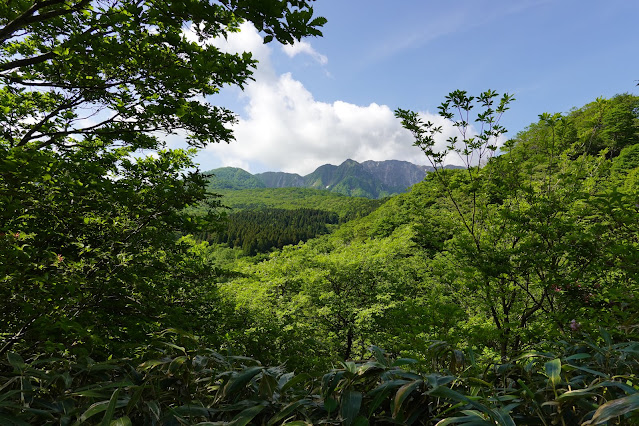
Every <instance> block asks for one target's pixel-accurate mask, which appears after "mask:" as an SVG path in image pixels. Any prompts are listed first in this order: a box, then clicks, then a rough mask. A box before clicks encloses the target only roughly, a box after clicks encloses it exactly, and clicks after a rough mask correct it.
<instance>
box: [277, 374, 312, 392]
mask: <svg viewBox="0 0 639 426" xmlns="http://www.w3.org/2000/svg"><path fill="white" fill-rule="evenodd" d="M310 378H311V376H310V375H309V374H306V373H301V374H298V375H296V376H295V377H293V378H292V379H290V380H289V381H287V382H286V383H285V384H284V386H282V389H281V392H282V393H284V392H286V391H287V390H289V389H290V388H292V387H294V386H295V385H297V384H298V383H301V382H303V381H305V380H308V379H310Z"/></svg>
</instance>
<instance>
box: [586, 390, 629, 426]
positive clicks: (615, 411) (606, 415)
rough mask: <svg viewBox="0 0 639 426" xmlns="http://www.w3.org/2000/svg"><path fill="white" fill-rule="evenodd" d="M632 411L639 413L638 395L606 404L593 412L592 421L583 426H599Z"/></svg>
mask: <svg viewBox="0 0 639 426" xmlns="http://www.w3.org/2000/svg"><path fill="white" fill-rule="evenodd" d="M633 411H639V393H635V394H632V395H628V396H626V397H623V398H619V399H615V400H613V401H609V402H606V403H605V404H604V405H602V406H601V407H599V408H598V409H597V411H595V414H594V415H593V416H592V419H590V420H589V421H587V422H585V423H584V425H600V424H602V423H605V422H607V421H608V420H610V419H614V418H616V417H620V416H623V415H624V414H626V413H630V412H633Z"/></svg>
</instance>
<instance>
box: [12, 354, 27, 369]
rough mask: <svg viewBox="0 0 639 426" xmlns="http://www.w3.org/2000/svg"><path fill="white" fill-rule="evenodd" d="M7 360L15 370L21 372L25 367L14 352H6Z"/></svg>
mask: <svg viewBox="0 0 639 426" xmlns="http://www.w3.org/2000/svg"><path fill="white" fill-rule="evenodd" d="M7 360H9V364H11V366H12V367H13V368H15V369H16V370H22V369H24V367H26V366H27V365H26V364H25V363H24V360H23V359H22V357H21V356H20V355H18V354H17V353H15V352H8V353H7Z"/></svg>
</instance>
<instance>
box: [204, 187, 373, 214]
mask: <svg viewBox="0 0 639 426" xmlns="http://www.w3.org/2000/svg"><path fill="white" fill-rule="evenodd" d="M216 192H217V193H218V194H220V195H221V196H222V198H221V203H222V204H223V205H225V206H227V207H230V208H231V209H232V211H239V210H255V209H263V208H276V209H287V210H293V209H302V208H305V209H317V210H324V211H327V212H333V213H337V214H338V215H339V217H340V220H341V221H342V222H344V221H348V220H351V219H355V218H357V217H362V216H366V215H367V214H369V213H370V212H372V211H373V210H375V209H376V208H377V207H379V206H380V205H382V204H383V203H384V202H385V200H376V199H370V198H364V197H348V196H345V195H340V194H336V193H333V192H329V191H325V190H319V189H311V188H256V189H243V190H235V191H228V190H219V191H216Z"/></svg>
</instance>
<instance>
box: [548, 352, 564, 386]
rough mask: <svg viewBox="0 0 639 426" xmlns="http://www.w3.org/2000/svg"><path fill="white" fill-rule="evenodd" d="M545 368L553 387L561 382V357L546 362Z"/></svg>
mask: <svg viewBox="0 0 639 426" xmlns="http://www.w3.org/2000/svg"><path fill="white" fill-rule="evenodd" d="M544 369H545V370H546V376H548V380H549V381H550V383H552V386H553V387H555V385H557V383H559V382H561V360H560V359H559V358H555V359H553V360H552V361H548V362H547V363H546V364H544Z"/></svg>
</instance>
